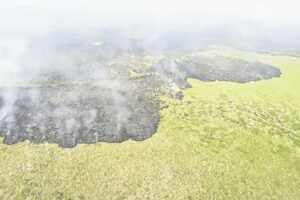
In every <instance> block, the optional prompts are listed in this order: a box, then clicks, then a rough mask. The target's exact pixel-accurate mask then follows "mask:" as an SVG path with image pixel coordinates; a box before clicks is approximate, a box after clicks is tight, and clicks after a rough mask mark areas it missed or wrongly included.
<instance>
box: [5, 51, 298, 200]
mask: <svg viewBox="0 0 300 200" xmlns="http://www.w3.org/2000/svg"><path fill="white" fill-rule="evenodd" d="M199 54H203V55H206V56H210V55H222V56H227V57H233V58H239V59H243V60H246V61H255V60H258V61H260V62H262V63H265V64H270V65H273V66H276V67H278V68H280V70H281V72H282V75H281V77H280V78H274V79H270V80H262V81H257V82H250V83H244V84H240V83H232V82H221V81H217V82H202V81H199V80H195V79H189V83H190V84H191V85H192V88H189V89H186V90H183V93H184V97H183V99H181V100H179V99H173V98H169V97H166V96H162V97H161V101H162V102H163V103H162V104H163V105H162V107H164V109H163V110H162V111H161V115H162V119H161V122H160V125H159V127H158V131H157V133H156V134H154V135H153V136H152V137H151V138H150V139H147V140H144V141H141V142H136V141H125V142H123V143H115V144H109V143H97V144H90V145H88V144H78V145H77V146H76V147H75V148H72V149H63V148H60V147H58V145H55V144H47V143H45V144H32V143H30V142H28V141H25V142H21V143H17V144H14V145H5V144H2V143H1V144H0V199H299V198H300V187H299V185H300V92H299V88H300V79H299V77H300V59H299V58H296V57H289V56H281V55H270V54H256V53H249V52H243V51H238V50H234V49H231V48H227V47H216V48H214V49H212V50H209V51H206V52H201V53H199Z"/></svg>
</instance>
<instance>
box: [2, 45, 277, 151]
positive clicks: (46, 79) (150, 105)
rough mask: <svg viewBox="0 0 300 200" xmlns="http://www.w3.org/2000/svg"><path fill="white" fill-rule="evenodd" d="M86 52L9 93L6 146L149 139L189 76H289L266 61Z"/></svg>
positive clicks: (5, 92)
mask: <svg viewBox="0 0 300 200" xmlns="http://www.w3.org/2000/svg"><path fill="white" fill-rule="evenodd" d="M81 51H82V50H80V52H75V53H74V52H72V54H67V56H66V57H67V58H68V59H67V62H65V60H66V59H65V58H64V57H63V58H61V57H59V58H60V59H57V58H55V57H52V58H49V59H50V60H51V62H50V63H51V65H49V66H48V67H45V68H43V70H41V71H38V72H36V73H35V74H34V76H32V77H31V78H30V79H29V80H30V81H28V80H26V81H25V82H24V83H23V84H20V83H18V84H15V85H13V86H12V85H10V86H2V87H1V89H0V95H1V96H0V114H1V115H0V136H2V137H4V139H3V142H4V143H5V144H15V143H17V142H21V141H24V140H30V141H31V142H34V143H41V142H49V143H57V144H58V145H59V146H61V147H74V146H76V145H77V144H80V143H96V142H122V141H125V140H128V139H132V140H138V141H140V140H145V139H147V138H149V137H151V136H152V135H153V134H154V133H155V132H156V130H157V127H158V124H159V121H160V116H159V112H160V101H159V96H160V95H161V94H162V93H166V92H167V94H170V95H171V96H172V97H174V98H182V96H183V94H182V93H181V92H178V90H176V91H174V88H177V89H185V88H188V87H190V85H189V83H188V82H187V78H196V79H199V80H202V81H214V80H220V81H232V82H239V83H245V82H249V81H257V80H261V79H269V78H273V77H279V76H280V74H281V72H280V70H279V69H278V68H276V67H273V66H269V65H266V64H262V63H259V62H253V63H250V62H246V61H242V60H237V59H232V58H226V57H221V56H216V57H213V58H208V57H204V56H196V57H195V56H190V55H189V53H187V52H176V53H173V54H172V53H171V54H170V53H169V52H168V53H167V54H164V52H160V54H159V55H158V54H153V53H148V52H146V51H141V50H138V51H108V50H107V49H101V48H99V47H97V48H94V49H92V50H91V48H90V47H89V48H88V49H86V48H84V53H83V55H85V56H86V57H84V59H82V57H80V59H79V58H78V57H76V56H78V55H82V54H81ZM178 55H180V56H178ZM70 60H71V62H70ZM38 64H42V63H39V62H38ZM48 64H49V62H48Z"/></svg>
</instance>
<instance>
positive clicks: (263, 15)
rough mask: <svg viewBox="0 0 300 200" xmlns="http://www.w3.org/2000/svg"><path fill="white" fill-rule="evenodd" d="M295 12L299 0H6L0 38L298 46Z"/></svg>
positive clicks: (299, 18)
mask: <svg viewBox="0 0 300 200" xmlns="http://www.w3.org/2000/svg"><path fill="white" fill-rule="evenodd" d="M299 11H300V1H298V0H284V1H283V0H251V1H250V0H247V1H242V0H227V1H225V0H223V1H222V0H209V1H203V0H198V1H196V0H194V1H188V0H185V1H174V0H152V1H145V0H128V1H126V0H110V1H92V0H87V1H86V0H75V1H74V0H73V1H71V0H70V1H67V0H60V1H58V0H51V1H50V0H46V1H43V0H39V1H33V0H26V1H25V0H19V1H16V0H13V1H9V0H7V1H5V0H4V1H1V2H0V24H1V27H0V34H1V38H2V39H1V40H2V41H1V42H3V41H7V40H10V39H11V38H12V37H15V38H18V39H19V40H24V38H26V39H25V40H28V41H29V38H31V39H32V38H34V40H38V41H39V42H40V41H44V40H45V38H47V39H49V41H51V42H52V43H53V42H54V43H55V42H56V43H60V42H61V43H76V41H77V40H81V39H82V37H84V38H89V40H91V41H100V40H107V39H111V40H113V39H112V38H116V35H117V36H118V38H119V37H126V38H143V45H145V46H146V47H148V46H149V45H150V46H151V45H152V46H153V45H154V46H156V47H157V46H161V47H163V48H165V46H169V45H170V44H171V45H172V44H174V43H175V46H176V45H177V43H178V44H179V45H181V44H185V45H188V46H189V45H190V44H192V45H196V44H198V43H199V44H200V43H201V44H202V43H204V44H229V45H234V46H238V47H244V48H250V49H252V48H253V49H256V48H261V49H269V48H270V49H287V50H289V49H291V50H297V49H300V12H299ZM15 38H14V40H15ZM31 39H30V41H31ZM39 39H40V40H39ZM44 42H45V41H44ZM115 43H119V44H118V45H120V46H122V45H123V44H122V42H121V40H115Z"/></svg>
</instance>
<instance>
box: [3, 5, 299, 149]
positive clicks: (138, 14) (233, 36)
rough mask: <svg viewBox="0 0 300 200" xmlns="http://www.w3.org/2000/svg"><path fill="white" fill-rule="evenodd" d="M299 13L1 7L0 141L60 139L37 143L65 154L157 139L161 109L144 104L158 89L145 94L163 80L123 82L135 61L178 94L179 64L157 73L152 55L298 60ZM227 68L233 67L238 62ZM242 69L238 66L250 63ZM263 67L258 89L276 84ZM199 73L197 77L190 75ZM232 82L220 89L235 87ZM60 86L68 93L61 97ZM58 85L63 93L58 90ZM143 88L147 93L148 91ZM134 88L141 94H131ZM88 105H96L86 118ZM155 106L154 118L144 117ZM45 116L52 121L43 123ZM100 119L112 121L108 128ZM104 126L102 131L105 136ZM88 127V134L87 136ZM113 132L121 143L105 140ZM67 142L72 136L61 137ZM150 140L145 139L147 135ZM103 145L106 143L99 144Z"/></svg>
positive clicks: (294, 9)
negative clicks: (230, 49) (177, 52)
mask: <svg viewBox="0 0 300 200" xmlns="http://www.w3.org/2000/svg"><path fill="white" fill-rule="evenodd" d="M299 10H300V3H299V2H298V1H296V0H287V1H276V0H273V1H271V0H266V1H258V0H254V1H238V0H229V1H221V0H220V1H217V0H211V1H201V0H200V1H196V0H195V1H171V0H166V1H159V0H152V1H138V0H129V1H121V0H112V1H92V0H88V1H84V0H81V1H79V0H77V1H71V0H70V1H67V0H62V1H58V0H54V1H50V0H46V1H36V0H29V1H25V0H24V1H22V0H19V1H16V0H13V1H8V0H7V1H1V2H0V24H1V25H0V88H1V90H0V97H1V98H0V122H1V123H0V131H2V132H3V131H5V132H3V133H1V132H0V135H1V134H3V135H2V136H4V137H5V140H6V141H7V143H15V142H17V141H20V140H24V139H26V138H27V139H28V138H30V137H36V136H32V135H28V134H27V133H31V132H34V131H37V130H38V131H40V132H44V133H48V132H49V131H53V134H52V135H49V136H47V135H46V136H45V137H44V136H43V137H42V136H41V138H38V139H36V140H38V141H51V142H57V140H58V141H59V142H58V143H60V144H61V145H65V146H75V145H76V144H77V142H88V143H89V142H97V141H115V140H116V141H123V140H125V139H128V138H134V139H137V140H141V139H145V138H146V137H149V136H151V134H153V133H154V132H155V130H156V129H155V128H156V126H157V124H158V121H159V117H158V116H157V112H158V110H159V109H158V107H159V106H158V102H157V101H149V102H150V103H149V104H148V100H149V99H147V98H148V96H147V95H146V93H147V92H148V89H149V90H151V91H152V90H155V89H157V88H155V87H152V86H151V87H150V86H149V88H148V87H146V86H148V85H149V83H151V81H153V82H155V81H157V80H156V79H155V78H154V79H153V80H147V79H146V78H145V81H143V80H142V81H140V82H138V81H137V82H136V83H135V82H134V84H133V83H132V82H131V81H125V80H123V79H124V76H126V75H127V74H126V73H127V72H128V71H130V70H131V68H130V67H131V66H133V65H134V64H136V63H135V62H134V59H136V58H137V57H139V58H142V59H144V57H146V56H144V55H146V54H145V52H147V53H148V54H147V55H148V56H149V55H150V57H151V56H152V57H151V58H152V60H151V59H150V61H149V60H148V61H147V60H146V59H144V60H142V62H141V63H143V62H146V61H147V62H148V63H146V65H155V64H156V65H155V72H158V73H159V74H160V80H159V81H164V82H170V83H171V84H170V85H172V84H173V85H175V86H179V85H178V84H177V83H181V84H183V86H182V88H185V87H187V85H188V84H187V82H186V74H185V73H184V72H183V71H180V69H179V68H178V66H177V63H176V62H174V60H172V59H170V60H167V61H163V62H157V63H155V62H156V61H157V60H155V59H156V58H157V57H155V56H153V55H160V54H161V53H162V52H166V51H168V50H174V49H185V50H194V49H202V48H206V47H207V46H208V45H215V44H216V45H232V46H235V47H239V48H246V49H251V50H287V51H289V50H297V51H299V50H300V21H299V20H298V19H299V17H300V14H299ZM137 55H139V56H137ZM153 57H155V59H153ZM158 57H159V56H158ZM219 59H221V60H223V61H224V58H219ZM204 60H205V59H204ZM202 61H203V58H198V60H197V59H195V62H196V64H197V63H198V64H199V63H201V62H202ZM225 61H227V62H229V64H228V65H229V67H230V64H231V60H230V61H228V60H226V59H225ZM149 63H150V64H149ZM235 63H237V64H236V65H237V66H238V65H239V64H240V63H242V62H240V61H235ZM138 64H140V63H138ZM196 64H195V65H196ZM245 65H247V66H250V67H251V66H252V64H248V63H246V64H245ZM257 65H259V64H257ZM190 67H194V66H192V65H191V66H190ZM264 67H266V66H263V65H261V66H259V67H258V68H257V69H258V70H260V71H261V72H262V73H265V74H258V75H257V74H256V72H255V73H253V74H252V77H251V79H250V80H258V79H262V78H264V77H267V78H271V77H274V76H273V73H271V72H269V71H268V70H264ZM267 68H268V69H269V70H270V71H272V70H273V72H274V70H275V72H274V74H275V76H276V77H277V76H279V75H280V71H279V70H278V71H276V69H274V68H272V67H270V66H267ZM112 69H114V70H115V71H112ZM196 71H197V70H196ZM215 71H216V72H218V69H216V70H215ZM234 71H235V72H236V70H234ZM194 72H195V70H194V69H192V70H191V72H190V73H194ZM197 73H198V71H197ZM200 74H201V72H200ZM237 74H238V75H239V73H237ZM270 74H271V75H270ZM201 75H203V74H201ZM209 75H210V74H208V75H207V76H209ZM231 76H232V74H229V75H228V77H226V78H225V79H224V78H223V77H221V79H220V80H227V81H230V80H232V79H231V78H232V77H231ZM174 77H175V78H174ZM216 77H217V78H216ZM218 78H220V76H214V77H209V78H207V77H204V79H207V80H218ZM222 78H223V79H222ZM242 78H244V77H242ZM174 80H177V81H174ZM235 80H237V82H243V81H244V80H240V79H235ZM250 80H246V81H245V82H247V81H250ZM76 81H77V82H78V81H98V82H97V83H94V82H93V83H92V84H90V85H89V83H88V84H83V85H79V86H78V85H76V84H74V82H76ZM135 81H136V80H135ZM147 81H148V82H147ZM159 81H158V82H159ZM31 84H33V86H32V85H31ZM59 84H66V85H67V86H66V87H64V86H63V87H61V88H60V87H59ZM68 84H69V85H68ZM53 85H54V86H55V87H56V86H57V85H58V88H52V87H53ZM145 85H146V86H145ZM139 86H140V87H141V88H142V89H144V90H145V91H144V90H143V91H140V88H139ZM20 87H21V88H22V89H21V90H20ZM24 87H25V88H27V89H28V88H31V89H28V90H27V89H24ZM33 87H37V88H40V89H36V88H35V89H32V88H33ZM135 87H136V88H135ZM16 88H18V89H16ZM83 88H85V89H83ZM131 88H134V89H132V91H129V89H131ZM135 92H136V93H135ZM47 95H48V96H49V98H46V97H47ZM55 95H58V96H60V97H61V98H55ZM150 100H153V99H150ZM86 102H89V103H88V105H87V107H86V108H85V107H84V105H85V104H86ZM95 102H96V103H95ZM128 102H129V103H128ZM103 105H106V107H105V106H103ZM135 105H137V106H135ZM95 106H96V107H97V109H95ZM147 106H148V107H149V110H154V111H153V113H151V112H150V113H147V112H143V111H142V110H143V109H142V108H143V107H147ZM53 107H55V108H54V109H53ZM56 108H57V109H56ZM53 110H54V111H55V112H54V111H53ZM31 111H32V112H31ZM52 111H53V112H54V113H52ZM77 111H82V112H77ZM43 113H44V114H45V115H46V116H44V117H42V114H43ZM107 113H108V114H107ZM101 117H102V118H103V119H104V118H105V119H106V118H107V119H106V121H103V120H101V119H102V118H101ZM24 119H26V120H27V121H26V120H24ZM32 121H34V122H36V123H37V124H33V123H32ZM96 122H97V123H96ZM131 122H132V123H131ZM152 122H153V123H152ZM100 123H103V126H102V127H97V125H98V124H100ZM79 124H80V126H79ZM29 125H30V126H29ZM50 125H51V127H50ZM128 125H129V126H128ZM2 126H3V127H4V128H3V127H2ZM85 126H86V127H87V128H86V130H88V131H86V130H81V129H82V127H85ZM104 126H110V127H113V128H112V129H109V128H108V129H105V127H104ZM17 127H18V128H17ZM24 127H25V128H26V129H28V131H27V132H26V134H27V135H26V136H24V135H23V136H20V135H18V134H17V135H13V136H11V135H10V134H12V133H13V132H12V131H14V132H20V130H23V129H24V130H25V128H24ZM91 127H93V130H90V129H91ZM11 128H12V129H11ZM94 129H97V130H98V131H94ZM102 129H103V130H102ZM99 130H101V131H102V132H101V131H99ZM91 131H92V132H91ZM93 131H94V132H93ZM109 131H111V132H112V133H116V134H115V135H107V133H108V132H109ZM145 131H146V132H145ZM61 132H62V133H64V134H65V135H64V134H62V135H59V136H57V134H59V133H61ZM144 132H145V135H139V134H140V133H144ZM85 134H89V136H88V137H87V138H85V139H82V138H81V136H79V135H85ZM122 134H125V135H122ZM100 136H101V137H103V138H104V139H101V138H100V139H99V137H100ZM64 137H68V138H69V140H68V141H64V142H66V144H65V143H62V139H61V138H64Z"/></svg>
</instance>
